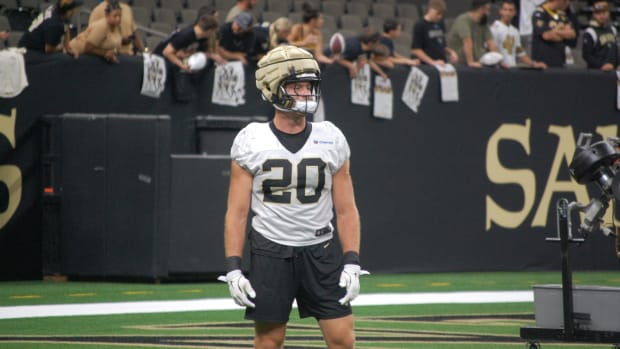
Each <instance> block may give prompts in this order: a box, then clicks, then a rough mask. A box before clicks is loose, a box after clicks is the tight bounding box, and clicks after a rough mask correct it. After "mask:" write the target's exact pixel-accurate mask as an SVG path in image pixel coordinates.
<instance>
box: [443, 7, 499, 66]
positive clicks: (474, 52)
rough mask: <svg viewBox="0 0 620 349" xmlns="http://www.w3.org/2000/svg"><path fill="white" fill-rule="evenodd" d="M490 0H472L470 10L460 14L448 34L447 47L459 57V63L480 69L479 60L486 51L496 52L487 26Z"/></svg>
mask: <svg viewBox="0 0 620 349" xmlns="http://www.w3.org/2000/svg"><path fill="white" fill-rule="evenodd" d="M490 11H491V0H473V1H472V5H471V10H469V11H468V12H465V13H463V14H460V15H459V16H458V17H457V18H456V19H455V20H454V23H453V24H452V28H451V29H450V32H449V33H448V47H450V48H451V49H452V50H454V51H455V52H456V53H457V54H458V56H459V63H460V64H463V65H467V66H469V67H475V68H480V67H482V64H480V62H479V60H480V57H482V55H483V54H485V53H486V52H488V51H492V52H498V50H497V45H496V44H495V41H493V36H492V35H491V31H490V30H489V27H488V25H487V19H488V16H489V13H490Z"/></svg>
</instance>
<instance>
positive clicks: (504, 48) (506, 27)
mask: <svg viewBox="0 0 620 349" xmlns="http://www.w3.org/2000/svg"><path fill="white" fill-rule="evenodd" d="M516 14H517V8H516V5H515V3H514V2H513V1H512V0H503V1H501V6H500V9H499V19H497V20H495V22H493V24H492V25H491V33H492V34H493V40H495V42H496V43H497V48H498V49H499V52H500V53H501V54H502V55H503V56H504V64H505V65H506V66H507V67H509V68H510V67H516V66H517V58H518V59H519V61H521V63H523V64H525V65H526V66H529V67H532V68H539V69H544V68H547V65H546V64H545V63H544V62H536V61H533V60H532V59H531V58H530V57H529V56H528V55H527V53H526V52H525V49H524V48H523V46H522V45H521V36H520V34H519V30H518V29H517V28H516V27H515V26H514V25H512V19H513V18H514V17H515V16H516Z"/></svg>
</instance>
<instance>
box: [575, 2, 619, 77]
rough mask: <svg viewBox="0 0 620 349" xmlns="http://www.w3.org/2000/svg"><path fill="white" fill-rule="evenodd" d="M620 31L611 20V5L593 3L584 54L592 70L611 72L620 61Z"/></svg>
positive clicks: (584, 43) (583, 49)
mask: <svg viewBox="0 0 620 349" xmlns="http://www.w3.org/2000/svg"><path fill="white" fill-rule="evenodd" d="M617 40H618V31H617V30H616V28H615V27H614V26H613V25H612V24H611V23H610V20H609V3H608V2H607V1H596V0H595V1H594V2H593V3H592V20H591V21H590V24H589V26H588V28H587V29H586V31H585V32H584V34H583V46H582V54H583V59H584V60H585V61H586V62H587V64H588V68H590V69H601V70H603V71H611V70H614V69H616V67H617V66H618V64H619V63H620V62H619V60H618V41H617Z"/></svg>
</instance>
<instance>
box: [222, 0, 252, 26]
mask: <svg viewBox="0 0 620 349" xmlns="http://www.w3.org/2000/svg"><path fill="white" fill-rule="evenodd" d="M254 6H256V0H237V3H236V4H235V6H233V7H231V8H230V10H229V11H228V13H227V14H226V19H225V20H224V22H225V23H229V22H232V21H234V20H235V17H237V15H238V14H240V13H241V12H250V11H252V9H253V8H254ZM254 21H255V22H256V18H254Z"/></svg>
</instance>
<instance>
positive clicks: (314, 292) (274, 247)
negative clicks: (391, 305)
mask: <svg viewBox="0 0 620 349" xmlns="http://www.w3.org/2000/svg"><path fill="white" fill-rule="evenodd" d="M250 246H251V264H250V275H249V279H250V282H251V283H252V287H253V288H254V290H255V291H256V299H254V300H253V302H254V304H256V308H246V312H245V318H246V319H248V320H254V321H259V322H277V323H284V322H288V319H289V315H290V313H291V308H292V305H293V300H297V306H298V310H299V316H300V317H301V318H305V317H309V316H312V317H315V318H316V319H317V320H325V319H335V318H339V317H343V316H347V315H350V314H351V306H343V305H341V304H340V303H339V302H338V300H339V299H341V298H342V297H344V295H345V294H346V289H344V288H341V287H340V286H338V282H339V280H340V273H341V272H342V251H341V250H340V248H339V244H337V243H335V241H333V239H332V240H328V241H326V242H323V243H320V244H317V245H311V246H304V247H291V246H284V245H279V244H277V243H275V242H272V241H271V240H268V239H266V238H265V237H263V236H262V235H261V234H260V233H257V232H255V231H252V232H251V233H250Z"/></svg>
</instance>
